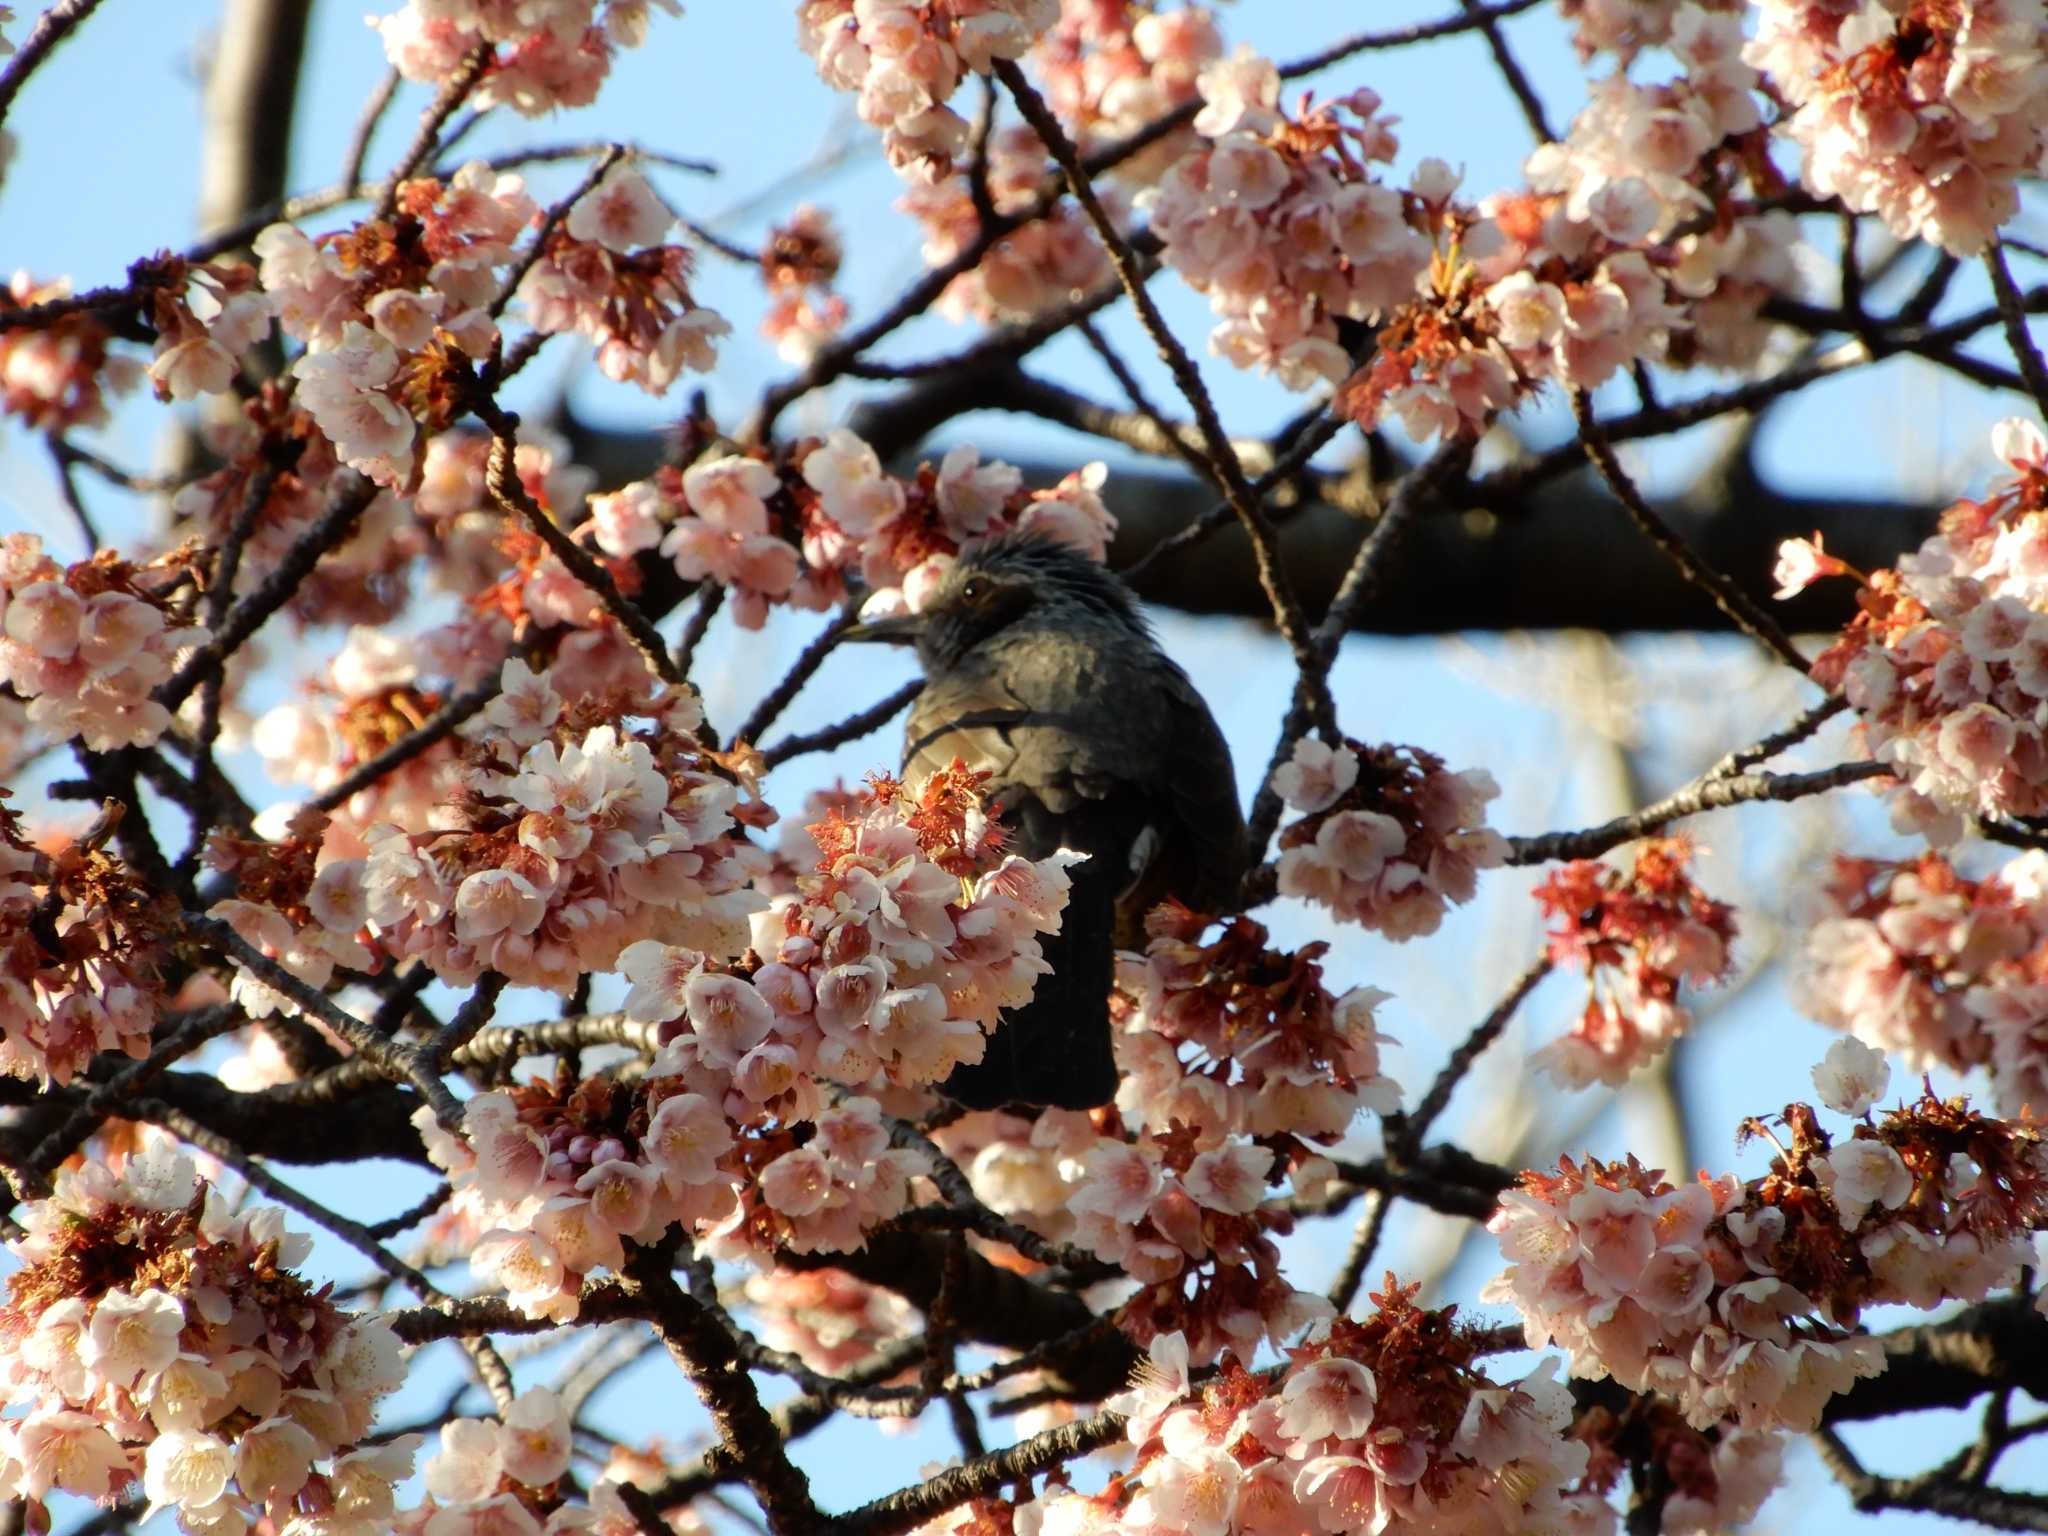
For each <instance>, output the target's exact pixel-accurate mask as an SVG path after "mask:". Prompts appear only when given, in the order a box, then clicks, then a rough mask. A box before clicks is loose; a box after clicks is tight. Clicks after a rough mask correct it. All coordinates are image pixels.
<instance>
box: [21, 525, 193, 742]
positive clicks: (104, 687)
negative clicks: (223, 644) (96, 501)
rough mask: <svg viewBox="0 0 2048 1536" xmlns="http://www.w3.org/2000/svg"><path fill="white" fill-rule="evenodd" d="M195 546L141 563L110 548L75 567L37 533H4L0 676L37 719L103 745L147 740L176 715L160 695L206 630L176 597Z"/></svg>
mask: <svg viewBox="0 0 2048 1536" xmlns="http://www.w3.org/2000/svg"><path fill="white" fill-rule="evenodd" d="M196 553H197V552H196V551H193V550H190V549H181V550H175V551H173V552H171V553H170V554H167V555H162V556H159V557H158V558H157V559H155V560H152V561H149V562H147V563H146V564H138V563H134V562H130V561H128V560H124V559H122V558H121V556H120V555H119V554H118V553H117V552H116V551H114V550H111V549H103V550H101V551H100V552H99V553H98V554H96V555H94V556H93V557H92V558H91V559H90V560H86V561H82V562H80V563H79V564H77V565H74V566H71V567H70V568H68V569H66V568H65V567H62V566H59V565H58V564H57V562H56V561H54V560H52V559H51V558H50V557H49V556H48V555H46V554H45V553H44V552H43V541H42V539H41V538H40V537H39V536H38V535H36V534H32V533H13V534H8V535H7V536H6V537H5V538H0V683H5V684H8V685H10V686H11V687H12V688H13V690H14V692H15V693H16V694H17V695H19V696H20V697H22V698H24V699H26V700H28V701H29V703H28V722H29V724H30V725H32V726H34V727H35V728H36V729H37V730H38V731H40V732H42V733H43V734H44V735H46V736H48V737H49V738H50V739H52V740H55V741H66V740H70V739H73V738H76V739H78V740H80V741H82V742H83V743H84V744H85V745H86V746H87V747H88V748H90V749H92V750H93V751H95V752H108V751H112V750H113V749H114V748H116V747H132V746H147V745H149V744H150V743H152V742H154V741H156V740H157V738H158V737H160V736H162V735H163V733H164V731H165V730H166V729H168V728H169V726H170V723H171V715H170V711H169V710H167V709H165V708H164V706H163V705H162V704H160V703H158V702H157V700H156V699H155V698H154V697H153V696H152V695H153V693H154V691H155V689H156V688H157V687H158V685H159V684H161V683H163V682H165V681H167V680H168V679H169V678H170V676H171V674H172V673H173V672H174V671H175V670H176V669H177V666H178V664H179V663H180V662H181V661H182V660H183V659H184V656H185V655H186V653H187V652H188V651H189V650H191V649H194V648H196V647H198V646H199V645H200V644H202V643H203V642H204V641H205V640H206V638H207V635H206V631H205V630H204V629H202V628H200V627H199V626H198V625H197V624H195V623H193V622H192V619H191V617H190V614H189V611H188V610H186V609H183V608H181V607H180V606H179V604H178V603H177V602H176V601H175V598H174V594H175V592H176V589H177V588H178V586H179V585H180V584H181V583H182V582H183V581H184V580H186V579H188V578H189V577H190V575H191V571H192V563H193V560H194V558H195V556H196Z"/></svg>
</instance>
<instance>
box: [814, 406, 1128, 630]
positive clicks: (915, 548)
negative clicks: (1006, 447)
mask: <svg viewBox="0 0 2048 1536" xmlns="http://www.w3.org/2000/svg"><path fill="white" fill-rule="evenodd" d="M791 459H792V462H793V463H794V464H796V465H797V467H798V469H799V470H800V472H801V474H802V476H803V483H804V485H806V486H807V487H809V489H810V490H811V491H813V492H814V493H815V502H814V503H813V504H809V505H807V506H806V508H805V511H804V514H803V529H804V534H803V548H804V558H805V559H806V560H807V561H808V562H809V563H810V564H811V565H812V566H814V567H818V568H820V569H828V570H829V569H845V570H852V569H858V571H859V573H860V578H861V582H862V584H863V585H864V586H865V587H866V588H867V589H868V593H869V597H868V603H869V605H870V606H869V608H868V609H867V610H864V611H869V612H879V611H887V610H890V609H894V608H899V607H909V608H913V609H914V608H916V607H917V606H918V605H919V604H920V603H921V602H922V601H923V599H924V595H925V594H926V593H927V592H929V591H930V590H931V589H932V588H933V587H934V586H936V585H937V584H938V582H939V579H940V578H941V577H942V576H943V575H944V574H945V571H946V567H947V566H948V565H950V564H951V563H952V560H953V557H954V556H955V555H956V554H958V553H959V551H960V550H961V549H962V548H963V547H965V546H966V545H968V544H970V543H974V542H976V541H978V540H981V539H986V538H993V537H995V536H996V535H998V534H1002V533H1011V532H1016V533H1037V534H1042V535H1044V536H1045V537H1047V538H1051V539H1057V540H1059V541H1060V542H1061V543H1063V544H1071V545H1072V546H1073V547H1074V548H1076V549H1078V550H1081V551H1082V552H1084V553H1085V554H1087V555H1088V556H1089V557H1090V558H1091V559H1095V560H1101V559H1103V558H1104V557H1105V556H1106V555H1107V554H1108V552H1109V540H1110V536H1111V535H1112V534H1113V533H1115V531H1116V518H1115V517H1114V516H1112V515H1111V513H1110V510H1109V508H1108V507H1107V506H1105V505H1104V504H1103V501H1102V494H1101V493H1102V486H1103V482H1104V480H1105V479H1106V478H1107V476H1108V469H1107V468H1106V466H1104V465H1103V464H1101V463H1099V462H1098V463H1094V464H1088V465H1085V466H1084V467H1082V468H1080V469H1077V470H1075V471H1074V472H1073V473H1071V474H1069V475H1068V476H1067V477H1066V478H1065V479H1063V480H1061V481H1060V483H1059V484H1058V485H1055V486H1051V487H1049V488H1047V489H1044V490H1036V491H1026V490H1024V489H1022V486H1023V475H1022V474H1021V473H1020V472H1019V471H1018V470H1017V469H1016V468H1014V467H1013V466H1011V465H1008V464H1004V463H1001V462H999V461H997V460H993V459H992V460H990V461H989V462H988V463H985V464H984V463H983V462H982V460H981V455H980V453H979V452H978V451H977V450H976V449H974V448H972V447H970V446H968V445H966V444H961V445H960V446H959V447H956V448H953V449H950V450H948V452H947V454H946V457H945V458H944V459H943V460H941V461H940V463H939V466H938V468H937V469H933V468H932V467H931V466H929V465H920V466H919V468H918V472H917V475H916V477H915V478H914V479H912V480H910V481H903V480H899V479H897V478H896V477H895V476H893V475H890V474H888V473H887V472H886V471H884V470H883V468H882V464H881V460H880V459H879V458H877V457H876V455H875V451H874V449H872V448H871V447H869V446H868V445H867V444H866V443H865V442H863V441H862V440H861V439H860V438H858V437H856V436H854V434H853V433H851V432H848V431H846V430H845V429H844V428H841V429H839V430H836V431H834V432H832V433H831V434H830V435H829V436H827V437H826V439H825V441H824V442H823V443H822V444H819V445H815V446H812V445H809V444H801V443H800V444H798V445H797V449H796V451H795V452H794V453H793V454H792V456H791Z"/></svg>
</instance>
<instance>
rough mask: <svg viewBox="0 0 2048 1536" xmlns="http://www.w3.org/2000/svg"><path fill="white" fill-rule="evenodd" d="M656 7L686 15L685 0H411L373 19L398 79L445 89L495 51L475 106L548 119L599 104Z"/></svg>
mask: <svg viewBox="0 0 2048 1536" xmlns="http://www.w3.org/2000/svg"><path fill="white" fill-rule="evenodd" d="M654 7H659V8H660V9H661V10H663V11H665V12H667V13H668V14H669V15H671V16H680V15H681V14H682V9H683V8H682V6H681V4H680V3H679V0H531V3H526V4H518V5H508V4H505V3H504V0H407V3H406V4H405V6H404V8H403V9H400V10H397V11H393V12H392V13H391V14H390V15H388V16H382V17H376V16H373V17H371V18H369V21H370V25H371V26H373V27H375V28H376V29H377V31H378V33H379V34H380V35H381V36H382V38H383V42H384V52H385V55H386V56H387V57H388V58H389V59H390V60H391V63H392V65H393V66H394V67H395V68H396V69H397V70H398V72H399V73H400V74H401V75H403V76H404V77H405V78H406V79H408V80H417V81H422V82H425V83H427V84H429V85H435V86H440V85H443V84H445V83H446V82H447V81H448V80H449V79H450V78H452V77H453V76H455V75H457V74H458V73H459V72H460V71H462V70H463V69H464V68H465V67H467V66H468V64H469V61H470V59H471V57H472V56H473V55H474V54H475V52H476V51H477V50H478V49H479V48H486V49H488V50H489V53H488V55H487V57H486V59H485V62H484V69H483V73H482V75H481V77H480V79H479V82H478V85H477V88H476V92H475V95H474V97H473V98H472V99H473V100H474V101H475V102H476V104H477V105H479V106H486V107H487V106H494V105H501V104H502V105H505V106H509V107H511V108H512V109H513V110H514V111H516V112H518V113H519V114H520V115H521V116H523V117H542V116H545V115H546V114H547V113H549V112H552V111H554V110H556V109H558V108H561V107H580V106H586V105H588V104H589V103H590V102H591V101H593V100H594V99H596V96H597V92H598V88H599V87H600V86H602V85H603V83H604V80H605V77H606V75H608V74H609V73H610V71H611V61H612V54H613V52H614V51H615V50H616V49H618V48H637V47H639V46H640V44H641V43H642V42H643V41H644V40H645V38H646V36H647V22H648V13H649V11H650V9H651V8H654Z"/></svg>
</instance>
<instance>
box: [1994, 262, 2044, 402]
mask: <svg viewBox="0 0 2048 1536" xmlns="http://www.w3.org/2000/svg"><path fill="white" fill-rule="evenodd" d="M1984 270H1985V271H1987V272H1989V273H1990V274H1991V291H1992V293H1993V294H1994V295H1995V296H1996V297H1997V299H1998V317H1999V319H2000V320H2002V321H2003V322H2004V323H2005V340H2006V344H2007V345H2008V346H2010V347H2011V348H2012V355H2013V361H2015V362H2016V363H2018V364H2019V365H2020V377H2021V378H2023V379H2025V380H2026V381H2027V393H2029V394H2030V395H2032V396H2033V397H2034V408H2035V409H2036V410H2038V411H2039V412H2040V413H2041V414H2042V415H2043V416H2044V417H2048V364H2044V363H2043V362H2042V361H2041V349H2040V348H2039V347H2038V346H2036V345H2035V344H2034V337H2033V333H2032V332H2030V331H2029V330H2028V329H2027V313H2026V306H2025V303H2024V301H2023V300H2022V299H2021V297H2020V291H2019V288H2018V287H2017V286H2016V285H2015V284H2014V283H2013V280H2012V270H2011V268H2009V267H2007V266H2006V264H2005V251H2004V249H2003V248H2002V247H2001V246H2000V245H1999V243H1998V239H1997V237H1996V236H1993V237H1992V241H1991V244H1989V245H1988V246H1986V247H1985V248H1984Z"/></svg>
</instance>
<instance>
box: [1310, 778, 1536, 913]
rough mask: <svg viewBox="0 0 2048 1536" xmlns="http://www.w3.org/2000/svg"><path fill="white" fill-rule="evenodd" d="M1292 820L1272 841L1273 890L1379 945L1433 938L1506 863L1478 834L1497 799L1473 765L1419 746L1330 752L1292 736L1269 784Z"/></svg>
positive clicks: (1503, 848)
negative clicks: (1459, 766) (1356, 927)
mask: <svg viewBox="0 0 2048 1536" xmlns="http://www.w3.org/2000/svg"><path fill="white" fill-rule="evenodd" d="M1273 788H1274V789H1275V790H1276V791H1277V792H1278V793H1279V796H1280V798H1281V799H1282V800H1283V801H1285V802H1286V803H1287V804H1288V805H1290V806H1292V807H1294V809H1296V810H1298V811H1301V812H1302V813H1303V814H1302V816H1301V818H1300V819H1299V820H1298V821H1295V822H1292V823H1290V824H1289V825H1288V826H1286V827H1284V828H1282V829H1281V832H1280V848H1281V854H1280V867H1279V889H1280V894H1281V895H1283V896H1299V897H1301V898H1303V899H1304V900H1307V901H1312V902H1315V903H1317V904H1319V905H1321V906H1325V907H1328V908H1330V910H1331V911H1333V912H1335V913H1336V915H1337V916H1338V918H1340V919H1341V920H1343V921H1345V922H1353V923H1358V924H1360V925H1362V926H1364V927H1366V928H1371V929H1374V930H1376V931H1377V932H1380V933H1383V934H1385V935H1386V936H1387V937H1388V938H1390V939H1412V938H1415V937H1418V936H1419V935H1422V934H1428V933H1434V932H1436V929H1437V925H1438V924H1439V923H1441V922H1442V921H1443V917H1444V913H1445V912H1446V911H1447V910H1448V909H1449V908H1450V907H1452V906H1457V905H1462V904H1463V903H1464V902H1467V901H1469V900H1471V899H1472V892H1473V890H1474V889H1475V888H1476V886H1477V883H1478V875H1479V871H1480V870H1482V869H1493V868H1495V867H1497V866H1498V865H1500V864H1501V863H1503V862H1504V861H1505V860H1506V858H1507V843H1506V840H1505V839H1503V838H1502V837H1501V835H1500V834H1499V833H1498V832H1495V831H1494V830H1493V829H1492V828H1490V827H1488V826H1487V825H1486V802H1487V801H1489V800H1491V799H1493V798H1494V797H1495V796H1496V795H1498V794H1499V793H1500V786H1499V785H1497V784H1495V783H1494V781H1493V775H1492V774H1490V773H1488V772H1487V771H1486V770H1485V769H1483V768H1473V769H1467V770H1466V771H1464V772H1463V773H1452V772H1450V771H1449V770H1448V769H1446V768H1445V767H1444V763H1443V759H1442V758H1440V757H1436V756H1434V755H1432V754H1431V753H1428V752H1424V751H1422V750H1421V749H1420V748H1419V747H1395V746H1388V747H1368V746H1365V745H1364V744H1363V743H1361V742H1355V741H1346V742H1341V743H1339V744H1338V745H1337V746H1335V747H1331V746H1330V745H1329V744H1328V743H1326V742H1322V741H1318V740H1315V739H1314V738H1312V737H1303V738H1302V739H1301V740H1300V741H1298V742H1296V743H1295V746H1294V756H1293V758H1292V759H1290V760H1289V761H1288V762H1286V763H1283V764H1282V765H1281V766H1280V768H1279V770H1278V771H1277V772H1276V773H1275V774H1274V775H1273Z"/></svg>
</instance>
